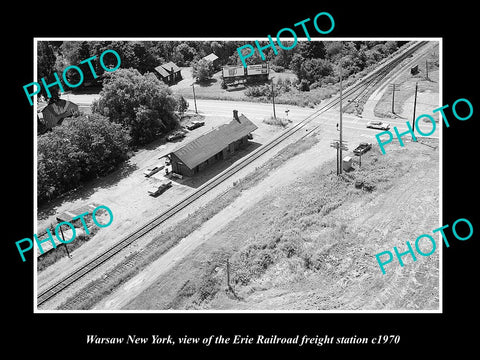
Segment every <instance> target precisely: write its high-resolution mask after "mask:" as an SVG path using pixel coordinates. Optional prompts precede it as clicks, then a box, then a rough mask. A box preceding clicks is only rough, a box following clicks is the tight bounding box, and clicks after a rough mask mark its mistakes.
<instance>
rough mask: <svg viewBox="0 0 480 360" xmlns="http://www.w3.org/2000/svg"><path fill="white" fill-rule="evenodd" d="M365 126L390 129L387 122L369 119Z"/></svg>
mask: <svg viewBox="0 0 480 360" xmlns="http://www.w3.org/2000/svg"><path fill="white" fill-rule="evenodd" d="M367 128H372V129H380V130H388V129H390V124H387V123H384V122H381V121H369V122H368V123H367Z"/></svg>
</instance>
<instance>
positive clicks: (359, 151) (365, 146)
mask: <svg viewBox="0 0 480 360" xmlns="http://www.w3.org/2000/svg"><path fill="white" fill-rule="evenodd" d="M371 148H372V144H370V143H367V142H362V143H360V145H358V146H357V147H356V148H355V149H354V150H353V153H354V154H355V155H363V154H365V153H366V152H367V151H368V150H370V149H371Z"/></svg>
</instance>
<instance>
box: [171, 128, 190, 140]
mask: <svg viewBox="0 0 480 360" xmlns="http://www.w3.org/2000/svg"><path fill="white" fill-rule="evenodd" d="M185 134H186V132H185V131H183V130H178V131H175V132H174V133H173V134H170V135H168V136H167V140H168V141H174V140H177V139H181V138H184V137H185Z"/></svg>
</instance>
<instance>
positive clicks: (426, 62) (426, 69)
mask: <svg viewBox="0 0 480 360" xmlns="http://www.w3.org/2000/svg"><path fill="white" fill-rule="evenodd" d="M425 71H426V72H427V77H426V79H427V80H428V60H427V59H425Z"/></svg>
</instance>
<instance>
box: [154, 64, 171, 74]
mask: <svg viewBox="0 0 480 360" xmlns="http://www.w3.org/2000/svg"><path fill="white" fill-rule="evenodd" d="M155 71H156V72H158V73H159V74H160V76H162V77H167V76H168V75H170V74H169V73H168V71H167V70H165V69H164V68H163V67H162V65H158V66H157V67H156V68H155Z"/></svg>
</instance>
